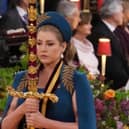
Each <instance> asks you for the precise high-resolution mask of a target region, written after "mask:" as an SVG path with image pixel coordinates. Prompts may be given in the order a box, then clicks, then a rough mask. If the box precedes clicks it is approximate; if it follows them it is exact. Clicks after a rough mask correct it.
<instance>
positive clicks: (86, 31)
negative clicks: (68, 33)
mask: <svg viewBox="0 0 129 129" xmlns="http://www.w3.org/2000/svg"><path fill="white" fill-rule="evenodd" d="M91 29H92V25H91V23H90V22H89V23H87V24H82V25H79V26H78V27H77V31H78V32H79V33H80V34H83V35H85V36H86V37H87V36H88V35H90V34H91Z"/></svg>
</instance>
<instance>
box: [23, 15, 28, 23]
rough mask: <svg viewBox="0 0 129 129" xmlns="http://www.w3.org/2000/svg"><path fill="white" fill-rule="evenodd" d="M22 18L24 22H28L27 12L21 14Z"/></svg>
mask: <svg viewBox="0 0 129 129" xmlns="http://www.w3.org/2000/svg"><path fill="white" fill-rule="evenodd" d="M23 19H24V22H25V23H26V24H28V16H27V14H25V15H24V16H23Z"/></svg>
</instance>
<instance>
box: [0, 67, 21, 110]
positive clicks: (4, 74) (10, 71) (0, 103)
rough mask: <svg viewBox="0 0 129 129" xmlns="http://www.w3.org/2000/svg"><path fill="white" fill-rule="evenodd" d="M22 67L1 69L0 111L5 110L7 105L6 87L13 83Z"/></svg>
mask: <svg viewBox="0 0 129 129" xmlns="http://www.w3.org/2000/svg"><path fill="white" fill-rule="evenodd" d="M19 69H20V67H19V66H15V67H11V68H0V110H3V109H4V107H5V103H6V98H7V91H6V87H7V86H8V85H11V84H12V82H13V78H14V74H15V72H17V71H19Z"/></svg>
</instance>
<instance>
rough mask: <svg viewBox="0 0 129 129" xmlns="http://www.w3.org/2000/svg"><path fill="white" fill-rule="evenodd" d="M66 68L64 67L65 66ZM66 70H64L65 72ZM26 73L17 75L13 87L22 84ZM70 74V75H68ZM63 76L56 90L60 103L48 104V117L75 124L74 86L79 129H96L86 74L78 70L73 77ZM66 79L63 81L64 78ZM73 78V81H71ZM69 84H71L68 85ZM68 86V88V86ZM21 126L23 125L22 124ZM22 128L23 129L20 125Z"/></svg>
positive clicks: (61, 75) (10, 98) (20, 100)
mask: <svg viewBox="0 0 129 129" xmlns="http://www.w3.org/2000/svg"><path fill="white" fill-rule="evenodd" d="M63 67H64V66H63ZM63 69H64V68H62V71H63ZM25 73H26V72H25V71H22V72H19V73H17V75H16V77H15V80H14V83H13V87H14V88H15V89H17V87H18V85H19V84H20V81H21V79H22V78H23V77H24V75H25ZM68 74H69V73H68ZM68 74H66V75H63V72H62V73H61V74H60V83H59V85H58V87H57V88H56V89H55V90H54V93H55V94H56V95H57V96H58V98H59V101H58V102H57V103H52V102H51V101H49V102H48V105H47V112H46V117H47V118H50V119H54V120H58V121H62V122H74V121H75V116H74V111H73V105H72V93H73V92H70V89H72V88H70V86H72V85H73V90H75V91H76V100H77V114H78V126H79V127H78V128H79V129H96V113H95V107H94V101H93V97H92V91H91V88H90V86H89V82H88V81H87V79H86V75H85V74H84V73H80V72H78V71H76V70H74V71H73V74H72V76H71V75H68ZM67 75H68V76H69V77H66V79H62V78H63V76H67ZM70 78H71V80H72V81H71V80H70ZM68 83H69V84H68ZM66 84H68V86H66ZM23 91H24V92H25V91H27V88H26V87H24V88H23ZM38 91H39V92H43V89H38ZM11 101H12V97H11V96H9V97H8V101H7V105H6V108H5V113H4V115H6V112H7V111H8V108H9V106H10V103H11ZM23 102H24V99H19V101H18V105H20V104H21V103H23ZM21 124H23V123H22V122H21ZM20 127H21V128H19V129H23V127H22V126H21V125H20Z"/></svg>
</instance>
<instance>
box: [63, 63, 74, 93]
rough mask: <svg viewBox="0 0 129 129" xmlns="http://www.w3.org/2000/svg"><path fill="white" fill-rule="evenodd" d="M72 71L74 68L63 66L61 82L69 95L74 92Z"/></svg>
mask: <svg viewBox="0 0 129 129" xmlns="http://www.w3.org/2000/svg"><path fill="white" fill-rule="evenodd" d="M74 70H75V68H73V67H72V66H68V65H64V69H63V77H62V82H63V83H64V86H65V88H66V89H67V90H68V91H69V92H70V94H72V93H73V91H74V83H73V74H74Z"/></svg>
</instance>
